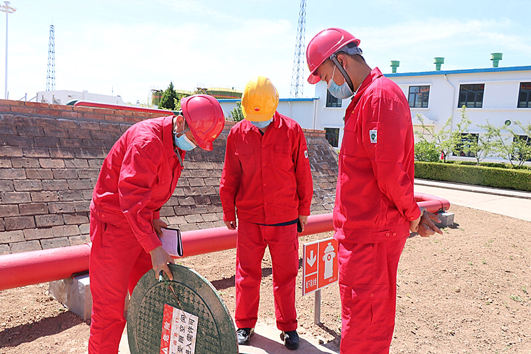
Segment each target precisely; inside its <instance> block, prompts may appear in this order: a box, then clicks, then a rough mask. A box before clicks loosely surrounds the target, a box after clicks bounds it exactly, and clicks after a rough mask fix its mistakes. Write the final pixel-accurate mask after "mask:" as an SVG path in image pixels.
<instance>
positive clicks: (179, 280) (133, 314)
mask: <svg viewBox="0 0 531 354" xmlns="http://www.w3.org/2000/svg"><path fill="white" fill-rule="evenodd" d="M169 266H170V270H171V272H172V273H173V279H174V280H173V281H170V280H168V281H167V282H165V281H159V280H157V279H156V278H155V274H154V271H153V269H152V270H150V271H149V272H147V273H146V274H145V275H144V276H143V277H142V279H140V281H139V282H138V284H137V286H136V288H135V290H134V291H133V295H132V296H131V301H130V303H129V310H128V313H127V337H128V340H129V348H130V350H131V353H132V354H151V353H153V354H159V353H161V347H163V346H164V344H163V343H165V342H161V339H163V337H164V335H165V334H164V333H163V331H164V332H165V333H167V331H166V330H167V328H163V326H165V325H166V324H167V322H166V320H165V318H167V316H168V309H170V307H171V309H177V310H174V311H175V312H176V311H181V310H182V311H184V313H186V314H187V315H188V314H189V315H190V318H195V317H197V323H195V321H193V320H192V321H191V322H192V323H194V324H195V326H196V329H195V332H194V330H193V329H192V328H190V332H191V333H193V335H195V339H194V342H195V350H194V351H193V352H194V353H198V354H210V353H211V354H235V353H238V342H237V339H236V329H235V327H234V323H233V321H232V318H231V316H230V314H229V312H228V310H227V307H226V306H225V304H224V303H223V300H222V299H221V298H220V297H219V296H218V294H217V292H216V289H215V288H214V287H213V286H212V284H210V283H209V282H208V280H206V279H205V278H203V277H202V276H200V275H199V274H198V273H196V272H195V271H193V270H191V269H189V268H186V267H183V266H180V265H175V264H170V265H169ZM170 287H171V288H172V289H173V292H172V290H171V289H170ZM165 305H169V306H165ZM165 309H166V311H165ZM179 313H180V312H179ZM165 316H166V317H165ZM194 316H195V317H194ZM181 329H182V328H181ZM177 339H183V338H177V337H175V338H173V340H175V344H178V343H177ZM189 348H190V346H188V347H186V348H185V350H183V353H186V349H188V350H189ZM163 352H164V351H163ZM167 352H168V354H170V353H171V352H170V351H167Z"/></svg>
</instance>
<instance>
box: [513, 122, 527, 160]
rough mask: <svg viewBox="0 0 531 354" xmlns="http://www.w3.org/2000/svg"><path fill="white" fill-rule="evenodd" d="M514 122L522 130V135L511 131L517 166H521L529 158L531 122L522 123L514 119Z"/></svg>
mask: <svg viewBox="0 0 531 354" xmlns="http://www.w3.org/2000/svg"><path fill="white" fill-rule="evenodd" d="M514 124H516V125H517V126H518V127H520V129H522V131H523V132H524V134H523V135H518V134H516V132H514V131H512V133H513V143H514V144H515V145H516V149H515V150H516V157H517V158H518V166H522V165H523V164H524V163H525V162H526V161H528V160H531V123H527V124H523V123H521V122H520V121H515V122H514Z"/></svg>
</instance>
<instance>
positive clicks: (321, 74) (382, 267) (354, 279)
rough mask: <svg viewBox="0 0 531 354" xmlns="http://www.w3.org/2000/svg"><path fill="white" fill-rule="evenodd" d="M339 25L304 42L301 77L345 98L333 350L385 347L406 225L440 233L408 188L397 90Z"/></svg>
mask: <svg viewBox="0 0 531 354" xmlns="http://www.w3.org/2000/svg"><path fill="white" fill-rule="evenodd" d="M359 44H360V40H359V39H357V38H355V37H354V36H353V35H351V34H350V33H348V32H347V31H345V30H342V29H339V28H329V29H326V30H324V31H321V32H319V33H318V34H317V35H316V36H315V37H314V38H313V39H312V40H311V41H310V43H309V44H308V48H307V50H306V59H307V62H308V66H309V69H310V73H311V74H310V76H309V78H308V82H309V83H310V84H316V83H318V82H319V81H325V82H326V83H327V84H328V91H329V92H330V94H331V95H333V96H335V97H336V98H339V99H347V98H350V97H351V96H354V97H353V98H352V101H351V103H350V105H349V106H348V107H347V110H346V112H345V133H344V136H343V143H342V145H341V150H340V153H339V175H338V181H337V189H336V205H335V208H334V229H335V234H334V238H335V239H337V240H338V242H339V250H338V261H339V289H340V295H341V305H342V309H341V322H342V330H341V348H340V350H341V353H342V354H345V353H364V354H373V353H374V354H376V353H378V354H380V353H389V346H390V344H391V339H392V336H393V330H394V325H395V312H396V273H397V268H398V261H399V259H400V255H401V253H402V250H403V248H404V244H405V242H406V239H407V237H408V236H409V232H410V231H413V232H418V233H419V234H420V235H421V236H430V235H433V234H434V233H435V232H438V233H442V232H441V230H439V229H438V228H437V227H436V226H435V225H434V224H433V222H432V221H431V219H433V220H437V218H436V216H435V215H433V214H431V213H427V212H424V213H421V211H420V209H419V207H418V205H417V203H416V202H415V196H414V192H413V181H414V168H415V166H414V139H413V127H412V123H411V113H410V110H409V104H408V102H407V100H406V98H405V96H404V93H403V92H402V90H401V89H400V88H399V87H398V85H396V84H395V83H394V82H392V81H391V80H389V79H387V78H386V77H384V76H383V75H382V73H381V72H380V70H379V69H378V68H374V69H371V68H370V67H369V66H368V65H367V63H366V62H365V59H364V58H363V57H362V54H363V52H362V51H361V49H360V48H359V47H358V46H359Z"/></svg>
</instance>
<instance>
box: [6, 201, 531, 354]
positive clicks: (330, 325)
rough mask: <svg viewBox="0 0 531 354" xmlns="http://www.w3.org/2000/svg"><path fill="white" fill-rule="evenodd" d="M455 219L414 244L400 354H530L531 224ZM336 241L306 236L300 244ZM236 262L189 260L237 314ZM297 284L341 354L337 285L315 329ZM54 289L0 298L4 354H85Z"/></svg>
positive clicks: (396, 343)
mask: <svg viewBox="0 0 531 354" xmlns="http://www.w3.org/2000/svg"><path fill="white" fill-rule="evenodd" d="M452 212H454V213H455V214H456V217H455V219H456V223H457V225H456V226H455V227H453V228H447V229H445V230H444V235H442V236H440V235H437V236H436V237H431V238H428V239H423V238H420V237H418V236H417V237H412V238H410V239H409V240H408V241H407V243H406V247H405V249H404V252H403V254H402V259H401V261H400V265H399V275H398V299H397V300H398V301H397V316H396V329H395V333H394V339H393V343H392V347H391V353H410V354H413V353H415V354H417V353H440V354H448V353H531V311H530V310H531V309H530V303H531V295H530V292H531V223H530V222H526V221H522V220H518V219H513V218H510V217H506V216H502V215H497V214H491V213H487V212H482V211H478V210H475V209H469V208H465V207H459V206H452ZM330 236H331V233H325V234H319V235H312V236H307V237H304V238H301V245H302V243H304V242H308V241H311V240H317V239H323V238H326V237H330ZM301 252H302V247H301ZM235 255H236V252H235V251H234V250H229V251H225V252H217V253H213V254H209V255H202V256H195V257H190V258H185V259H183V260H182V262H181V264H183V265H185V266H188V267H191V268H194V269H195V270H196V271H198V272H199V273H200V274H202V275H203V276H205V277H206V278H207V279H209V280H210V281H211V282H212V284H213V285H214V286H215V287H216V289H218V291H219V293H220V295H221V296H222V298H223V300H224V301H225V303H226V304H227V307H228V308H229V310H230V311H231V313H234V306H235V300H234V268H235ZM301 256H302V255H301ZM271 272H272V271H271V260H270V257H269V254H268V253H267V252H266V256H265V258H264V262H263V280H262V289H261V299H260V313H259V320H260V321H261V322H265V323H268V324H270V325H271V326H274V323H275V322H274V305H273V297H272V294H273V290H272V279H271ZM297 284H298V290H297V310H298V313H299V332H300V333H301V334H303V335H305V336H314V337H316V338H320V339H321V340H322V341H323V343H325V345H326V346H327V347H330V348H337V347H338V344H339V337H340V333H341V331H340V327H341V318H340V313H341V311H340V308H341V306H340V300H339V295H338V287H337V284H334V285H332V286H330V287H328V288H326V289H324V290H323V291H322V307H321V309H322V313H321V321H322V324H321V325H319V326H317V325H314V324H313V320H314V313H313V309H314V296H313V295H308V296H305V297H302V296H301V293H302V291H301V279H300V273H299V279H298V280H297ZM47 288H48V285H47V284H38V285H33V286H27V287H24V288H18V289H10V290H4V291H1V292H0V354H4V353H5V354H19V353H20V354H22V353H24V354H26V353H85V352H86V347H87V339H88V333H89V326H88V324H87V323H85V322H83V321H82V320H81V319H80V318H79V317H77V316H76V315H73V314H72V313H70V312H69V311H65V309H64V308H63V307H62V306H61V305H60V304H58V303H57V302H56V301H55V300H53V299H52V298H50V296H49V295H48V293H47Z"/></svg>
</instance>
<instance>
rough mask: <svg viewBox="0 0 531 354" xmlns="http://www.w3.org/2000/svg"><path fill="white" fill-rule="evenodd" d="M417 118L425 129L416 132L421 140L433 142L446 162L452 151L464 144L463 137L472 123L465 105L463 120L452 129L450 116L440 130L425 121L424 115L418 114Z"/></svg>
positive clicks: (462, 112)
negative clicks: (436, 130)
mask: <svg viewBox="0 0 531 354" xmlns="http://www.w3.org/2000/svg"><path fill="white" fill-rule="evenodd" d="M417 118H418V120H419V121H420V124H421V125H422V129H423V132H422V133H419V132H416V133H415V134H416V135H417V136H418V138H419V142H420V141H424V142H427V143H431V144H433V145H434V146H435V147H436V148H437V149H438V150H439V152H440V154H441V155H442V157H443V161H444V162H446V160H447V158H448V156H449V155H450V153H452V152H455V151H456V150H457V148H458V147H460V146H461V145H462V143H463V138H464V137H466V136H467V134H466V132H468V127H469V126H470V123H471V121H470V119H468V116H467V114H466V111H465V106H463V108H462V109H461V121H459V122H457V123H456V125H455V129H454V130H452V121H453V118H452V117H450V118H448V120H447V121H446V123H444V125H443V126H442V127H441V129H440V130H439V131H438V132H435V127H432V126H427V125H426V124H425V123H424V118H423V117H422V115H420V114H417Z"/></svg>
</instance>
